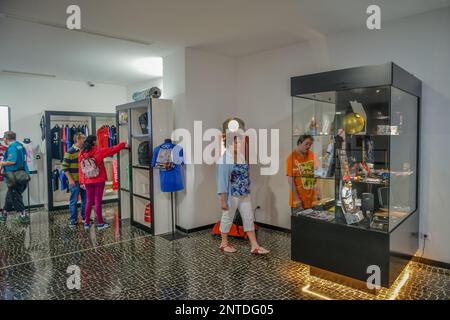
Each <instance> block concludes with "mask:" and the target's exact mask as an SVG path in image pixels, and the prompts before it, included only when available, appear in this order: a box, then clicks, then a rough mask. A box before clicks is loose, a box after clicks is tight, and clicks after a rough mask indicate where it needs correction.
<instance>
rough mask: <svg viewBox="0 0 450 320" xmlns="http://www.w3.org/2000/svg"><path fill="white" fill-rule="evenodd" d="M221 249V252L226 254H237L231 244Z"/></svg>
mask: <svg viewBox="0 0 450 320" xmlns="http://www.w3.org/2000/svg"><path fill="white" fill-rule="evenodd" d="M219 249H220V251H222V252H226V253H235V252H236V251H237V250H236V248H235V247H233V246H231V245H229V244H227V245H225V246H220V248H219Z"/></svg>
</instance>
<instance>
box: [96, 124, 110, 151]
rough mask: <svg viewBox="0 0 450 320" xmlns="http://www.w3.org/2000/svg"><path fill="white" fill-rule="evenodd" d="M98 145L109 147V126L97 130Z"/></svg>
mask: <svg viewBox="0 0 450 320" xmlns="http://www.w3.org/2000/svg"><path fill="white" fill-rule="evenodd" d="M97 140H98V147H99V148H100V149H105V148H108V147H109V128H108V127H106V126H103V127H101V128H100V129H98V130H97Z"/></svg>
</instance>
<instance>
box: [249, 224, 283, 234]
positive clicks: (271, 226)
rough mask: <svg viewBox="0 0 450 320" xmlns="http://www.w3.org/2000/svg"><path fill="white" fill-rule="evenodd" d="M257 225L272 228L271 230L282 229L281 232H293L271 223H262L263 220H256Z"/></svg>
mask: <svg viewBox="0 0 450 320" xmlns="http://www.w3.org/2000/svg"><path fill="white" fill-rule="evenodd" d="M256 225H257V226H258V227H262V228H266V229H270V230H275V231H281V232H285V233H289V234H290V233H291V230H290V229H286V228H282V227H277V226H273V225H271V224H265V223H262V222H256Z"/></svg>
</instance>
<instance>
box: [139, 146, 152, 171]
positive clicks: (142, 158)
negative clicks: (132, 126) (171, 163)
mask: <svg viewBox="0 0 450 320" xmlns="http://www.w3.org/2000/svg"><path fill="white" fill-rule="evenodd" d="M138 162H139V165H141V166H146V167H149V166H150V164H151V161H150V143H149V142H148V141H144V142H141V144H139V146H138Z"/></svg>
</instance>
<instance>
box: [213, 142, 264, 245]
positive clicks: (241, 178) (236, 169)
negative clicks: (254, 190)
mask: <svg viewBox="0 0 450 320" xmlns="http://www.w3.org/2000/svg"><path fill="white" fill-rule="evenodd" d="M230 140H231V141H234V139H230ZM216 169H217V171H216V173H217V193H218V194H219V196H220V206H221V209H222V219H221V222H220V232H221V235H222V243H221V244H220V250H221V251H222V252H228V253H234V252H236V248H234V247H233V246H232V245H230V244H229V242H228V233H229V232H230V229H231V225H232V224H233V220H234V216H235V214H236V210H237V209H238V208H239V212H240V213H241V216H242V220H243V226H244V231H245V232H246V233H247V236H248V239H249V240H250V244H251V253H252V254H267V253H269V250H267V249H265V248H263V247H261V246H260V245H259V244H258V241H257V240H256V234H255V227H254V225H255V224H254V221H255V219H254V216H253V210H252V202H251V198H250V176H249V165H248V164H247V163H246V161H245V158H244V156H243V155H242V154H240V153H239V152H238V147H237V143H232V144H229V146H228V147H227V151H226V152H225V153H224V155H223V157H222V159H221V161H219V163H218V164H217V168H216Z"/></svg>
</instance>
